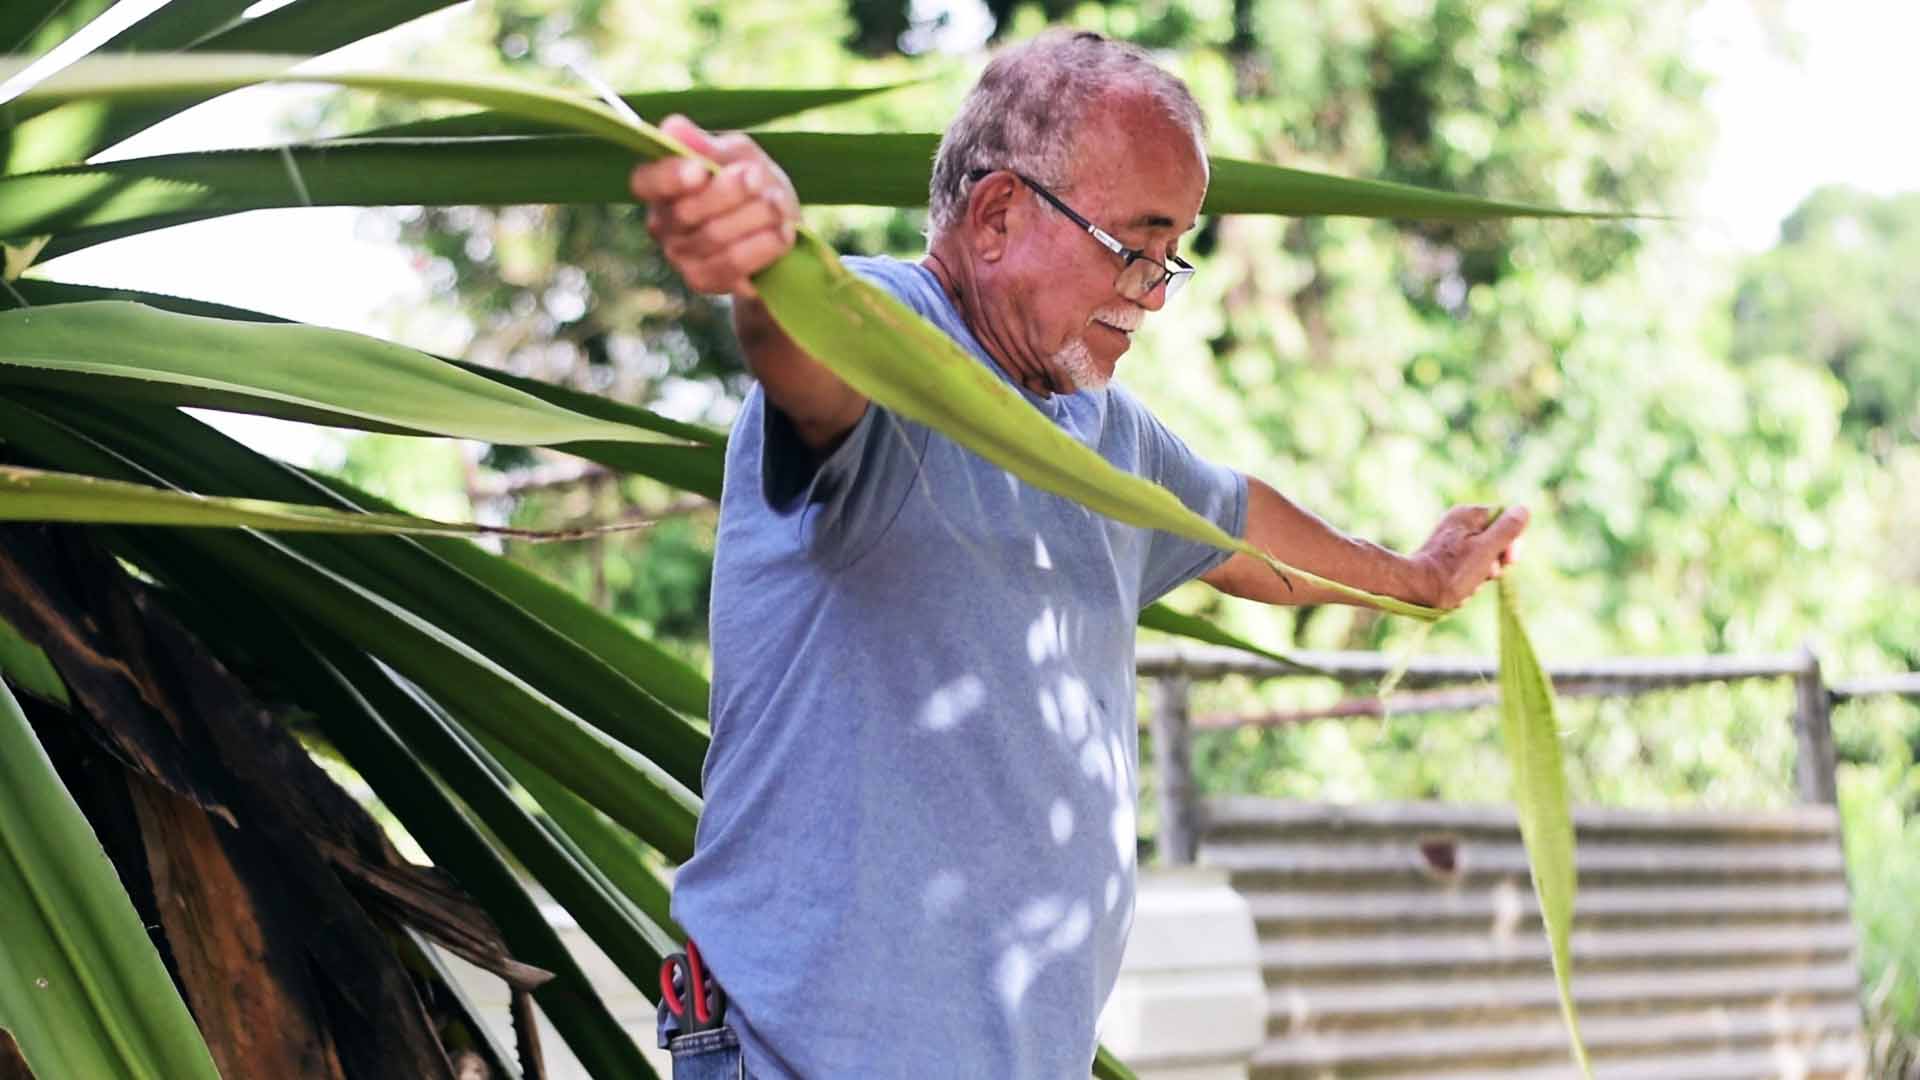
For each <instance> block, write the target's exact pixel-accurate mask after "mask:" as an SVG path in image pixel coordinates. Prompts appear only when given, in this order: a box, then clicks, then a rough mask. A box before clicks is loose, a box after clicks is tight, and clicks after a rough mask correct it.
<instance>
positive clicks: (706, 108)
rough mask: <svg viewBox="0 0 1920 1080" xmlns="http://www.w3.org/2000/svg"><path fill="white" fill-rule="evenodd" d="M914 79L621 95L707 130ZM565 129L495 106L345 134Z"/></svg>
mask: <svg viewBox="0 0 1920 1080" xmlns="http://www.w3.org/2000/svg"><path fill="white" fill-rule="evenodd" d="M911 85H913V84H912V83H886V84H883V85H879V86H820V87H773V86H760V87H747V86H739V87H732V86H728V87H720V86H701V87H695V88H693V89H690V90H649V91H635V92H632V93H626V94H621V95H620V100H622V101H624V102H626V103H627V107H628V108H630V109H632V110H633V111H634V112H636V113H638V114H639V115H641V116H651V117H663V116H670V115H672V114H674V113H679V114H680V115H682V116H685V117H686V118H687V119H689V120H691V121H693V122H694V123H696V124H698V125H700V126H701V127H703V128H706V129H708V130H710V131H717V130H723V129H733V128H747V127H753V126H754V125H756V124H764V123H767V122H768V121H771V120H780V119H784V118H785V117H789V116H793V115H794V114H796V113H803V112H807V111H808V110H811V109H819V108H825V107H827V106H830V105H839V104H843V103H845V102H849V101H858V100H859V99H861V98H864V97H871V96H872V95H874V94H883V93H886V92H887V91H889V90H898V89H900V88H901V87H904V86H911ZM565 131H566V129H564V128H559V127H555V126H554V125H552V124H542V123H539V122H537V121H531V120H523V119H521V118H520V117H517V116H514V115H511V114H508V113H500V112H495V111H491V110H488V111H482V112H474V113H466V114H464V115H461V116H444V117H438V118H436V119H432V120H415V121H413V122H411V123H406V124H391V125H388V126H387V127H382V128H374V129H372V130H369V131H356V132H354V133H353V134H351V135H347V136H344V138H347V139H448V138H473V137H475V136H490V135H493V136H497V135H558V134H564V133H565Z"/></svg>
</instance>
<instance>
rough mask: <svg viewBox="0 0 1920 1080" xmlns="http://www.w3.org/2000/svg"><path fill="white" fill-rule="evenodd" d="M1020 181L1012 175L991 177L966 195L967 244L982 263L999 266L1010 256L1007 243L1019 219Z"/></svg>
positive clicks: (993, 174) (986, 178)
mask: <svg viewBox="0 0 1920 1080" xmlns="http://www.w3.org/2000/svg"><path fill="white" fill-rule="evenodd" d="M1019 187H1020V181H1019V180H1018V179H1016V178H1015V177H1014V175H1013V174H1012V173H1010V172H994V173H988V174H987V175H986V176H983V177H981V178H980V179H979V180H978V181H976V182H975V183H974V185H973V188H972V189H971V190H969V191H968V192H967V212H966V217H965V221H966V226H967V242H968V243H969V244H970V245H972V247H973V254H974V257H975V258H977V259H980V260H981V261H983V262H990V263H991V262H998V261H999V260H1000V258H1001V256H1003V255H1005V254H1006V253H1007V242H1008V238H1009V235H1010V233H1011V230H1012V228H1013V227H1014V222H1013V221H1012V220H1011V219H1012V218H1013V217H1015V216H1016V213H1015V207H1014V196H1015V195H1016V194H1017V193H1018V191H1019Z"/></svg>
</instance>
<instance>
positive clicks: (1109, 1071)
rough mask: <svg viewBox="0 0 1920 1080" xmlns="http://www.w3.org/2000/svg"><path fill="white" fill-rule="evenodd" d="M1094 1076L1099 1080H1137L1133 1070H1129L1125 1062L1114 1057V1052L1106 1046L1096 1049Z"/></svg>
mask: <svg viewBox="0 0 1920 1080" xmlns="http://www.w3.org/2000/svg"><path fill="white" fill-rule="evenodd" d="M1093 1075H1094V1076H1096V1077H1098V1078H1099V1080H1137V1078H1136V1077H1135V1076H1134V1075H1133V1070H1132V1069H1129V1068H1127V1066H1126V1064H1125V1063H1124V1062H1122V1061H1121V1060H1120V1059H1119V1058H1117V1057H1114V1056H1113V1052H1112V1051H1110V1050H1108V1049H1107V1048H1106V1047H1104V1046H1099V1047H1095V1049H1094V1054H1093Z"/></svg>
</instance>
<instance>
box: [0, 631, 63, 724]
mask: <svg viewBox="0 0 1920 1080" xmlns="http://www.w3.org/2000/svg"><path fill="white" fill-rule="evenodd" d="M0 675H4V676H6V678H7V680H8V681H9V682H11V683H13V685H15V686H17V687H19V688H20V689H21V690H24V691H26V692H27V693H29V694H33V695H35V696H36V697H40V698H44V699H46V700H47V701H52V702H57V703H58V704H60V705H61V706H63V707H65V706H71V705H72V704H73V699H72V698H70V697H68V695H67V684H66V681H65V680H63V679H62V678H60V672H58V671H56V670H55V669H54V666H53V661H51V660H49V659H47V654H46V653H45V652H44V651H43V650H42V649H41V648H40V647H39V646H38V645H35V644H34V643H33V642H31V641H28V640H27V639H26V638H24V637H21V636H20V632H19V631H18V630H15V629H14V628H13V624H12V623H9V622H8V621H7V620H5V619H0Z"/></svg>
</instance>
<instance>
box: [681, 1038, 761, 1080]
mask: <svg viewBox="0 0 1920 1080" xmlns="http://www.w3.org/2000/svg"><path fill="white" fill-rule="evenodd" d="M667 1052H668V1053H670V1054H672V1055H673V1080H748V1078H747V1063H746V1061H745V1059H743V1058H742V1057H741V1056H740V1038H739V1036H737V1035H735V1034H734V1033H733V1029H731V1028H725V1027H718V1028H714V1029H713V1030H711V1031H696V1032H694V1033H693V1034H691V1035H681V1036H678V1037H677V1038H674V1039H673V1040H671V1041H670V1042H668V1044H667Z"/></svg>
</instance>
